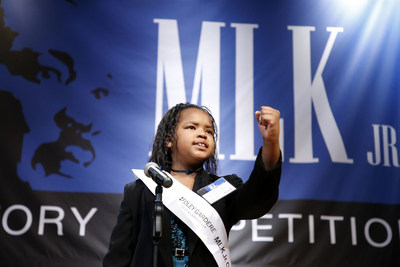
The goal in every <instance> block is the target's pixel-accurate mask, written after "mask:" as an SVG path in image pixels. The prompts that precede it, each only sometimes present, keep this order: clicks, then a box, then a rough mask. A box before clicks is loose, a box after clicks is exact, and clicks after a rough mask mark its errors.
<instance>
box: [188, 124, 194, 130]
mask: <svg viewBox="0 0 400 267" xmlns="http://www.w3.org/2000/svg"><path fill="white" fill-rule="evenodd" d="M187 128H188V129H191V130H195V129H196V127H194V126H193V125H191V126H188V127H187Z"/></svg>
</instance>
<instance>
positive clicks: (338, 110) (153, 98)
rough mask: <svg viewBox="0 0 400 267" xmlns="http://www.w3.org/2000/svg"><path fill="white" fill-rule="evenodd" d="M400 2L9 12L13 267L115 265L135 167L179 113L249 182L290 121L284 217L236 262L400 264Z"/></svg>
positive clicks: (229, 169)
mask: <svg viewBox="0 0 400 267" xmlns="http://www.w3.org/2000/svg"><path fill="white" fill-rule="evenodd" d="M399 14H400V2H399V1H395V0H393V1H390V0H387V1H385V0H382V1H372V0H371V1H368V0H359V1H345V0H333V1H317V0H296V1H289V0H283V1H247V0H234V1H225V0H221V1H197V0H193V1H183V0H171V1H155V0H152V1H139V0H129V1H128V0H118V1H105V0H98V1H81V0H65V1H63V0H58V1H55V0H52V1H51V0H37V1H30V0H1V2H0V125H1V126H0V127H1V128H0V129H1V130H0V164H1V166H0V265H2V266H35V265H36V266H100V265H101V261H102V258H103V257H104V255H105V253H106V251H107V248H108V242H109V238H110V233H111V230H112V227H113V225H114V224H115V222H116V216H117V213H118V209H119V204H120V201H121V199H122V192H123V188H124V185H125V184H127V183H129V182H131V181H134V177H133V175H132V173H131V171H130V170H131V169H133V168H134V169H141V168H143V167H144V165H145V164H146V163H147V161H148V158H149V153H150V150H151V144H152V139H153V136H154V133H155V130H156V126H157V124H158V122H159V121H160V119H161V117H162V115H163V114H164V113H165V112H166V110H167V109H168V108H170V107H172V106H173V105H175V104H176V103H179V102H192V103H195V104H199V105H205V106H207V107H209V108H210V110H211V111H212V113H213V115H214V117H215V119H216V123H217V125H218V129H219V141H218V152H219V159H220V160H219V174H220V175H224V174H230V173H236V174H238V175H239V176H240V177H242V178H243V180H247V179H248V176H249V174H250V171H251V169H252V166H253V163H254V159H255V156H256V153H257V151H258V149H259V147H260V146H261V144H262V139H261V135H260V133H259V132H258V129H257V124H256V122H255V118H254V112H255V111H256V110H258V109H259V108H260V107H261V106H262V105H268V106H272V107H274V108H276V109H278V110H280V111H281V121H280V125H281V136H280V145H281V151H282V156H283V172H282V179H281V185H280V196H279V201H278V202H277V204H276V205H275V206H274V208H273V209H272V210H271V212H269V213H268V214H266V215H264V216H263V217H261V218H259V219H256V220H252V221H241V222H239V223H238V224H237V225H235V227H234V229H232V231H231V233H230V246H231V248H232V251H231V254H232V263H233V265H234V266H399V265H400V254H399V253H398V252H399V251H400V246H399V243H400V242H399V239H400V233H399V231H400V162H399V150H400V144H399V141H398V140H400V136H399V132H400V75H399V74H400V52H399V51H398V50H399V49H400V16H399Z"/></svg>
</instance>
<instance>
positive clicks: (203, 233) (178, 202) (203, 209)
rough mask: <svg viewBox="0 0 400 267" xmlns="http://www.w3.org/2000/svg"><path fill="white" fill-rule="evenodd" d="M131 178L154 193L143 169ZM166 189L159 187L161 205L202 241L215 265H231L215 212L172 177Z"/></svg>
mask: <svg viewBox="0 0 400 267" xmlns="http://www.w3.org/2000/svg"><path fill="white" fill-rule="evenodd" d="M132 171H133V173H134V175H135V176H136V177H137V178H138V179H140V180H142V182H143V183H144V184H145V185H146V186H147V187H148V188H149V189H150V191H151V192H152V193H153V194H155V189H156V186H157V185H156V183H155V182H154V181H153V180H152V179H150V178H148V177H147V176H146V175H145V174H144V172H143V170H138V169H132ZM169 176H170V177H171V179H172V181H173V184H172V186H171V187H170V188H163V196H162V197H163V204H164V205H165V206H166V207H167V208H168V209H169V210H170V211H172V212H173V213H174V214H175V215H176V216H177V217H178V218H179V219H181V221H182V222H184V223H185V224H186V225H187V226H188V227H189V228H190V229H191V230H192V231H193V232H195V233H196V235H197V236H198V237H199V238H200V239H201V241H203V243H204V244H205V245H206V247H207V248H208V250H209V251H210V252H211V254H212V255H213V256H214V259H215V261H216V262H217V263H218V266H219V267H221V266H231V258H230V252H229V242H228V237H227V235H226V230H225V226H224V223H223V222H222V219H221V217H220V216H219V214H218V212H217V211H216V210H215V209H214V208H213V207H212V206H211V205H210V204H209V203H208V202H207V201H206V200H205V199H204V198H202V197H201V196H199V195H198V194H196V193H195V192H193V191H191V190H189V188H187V187H186V186H184V185H183V184H181V183H180V182H179V181H178V180H176V179H175V178H174V177H173V176H172V175H169Z"/></svg>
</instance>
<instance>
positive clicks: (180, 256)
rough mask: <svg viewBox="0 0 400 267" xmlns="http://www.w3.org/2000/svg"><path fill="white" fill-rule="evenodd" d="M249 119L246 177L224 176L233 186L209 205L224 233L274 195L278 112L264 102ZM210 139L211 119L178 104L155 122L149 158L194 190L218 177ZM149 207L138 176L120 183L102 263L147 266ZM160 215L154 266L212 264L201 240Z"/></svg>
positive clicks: (258, 212) (266, 206) (150, 198)
mask: <svg viewBox="0 0 400 267" xmlns="http://www.w3.org/2000/svg"><path fill="white" fill-rule="evenodd" d="M255 117H256V120H257V122H258V127H259V130H260V132H261V135H262V138H263V145H262V148H261V149H260V151H259V153H258V156H257V158H256V161H255V164H254V168H253V171H252V173H251V175H250V178H249V179H248V181H247V182H246V183H243V182H242V180H241V179H240V178H239V177H237V176H236V175H235V174H232V175H227V176H224V178H225V180H227V181H228V182H229V183H231V184H232V185H233V186H234V187H235V188H236V190H235V191H233V192H232V193H230V194H228V195H226V196H224V197H223V198H221V199H219V200H217V201H216V202H214V203H213V204H212V207H213V208H214V209H215V210H216V212H217V213H218V215H219V216H220V218H221V219H222V222H223V223H222V224H223V226H224V227H225V229H226V232H227V233H228V232H229V230H230V229H231V228H232V226H233V225H235V224H236V223H237V222H238V221H239V220H242V219H256V218H259V217H261V216H262V215H264V214H266V213H267V212H268V211H269V210H270V209H271V207H272V206H273V205H274V203H275V202H276V200H277V198H278V186H279V181H280V175H281V157H280V148H279V117H280V113H279V111H278V110H275V109H273V108H271V107H265V106H264V107H262V108H261V110H260V111H257V112H256V113H255ZM216 139H217V131H216V125H215V121H214V118H213V117H212V115H211V113H210V112H209V110H208V109H207V108H205V107H200V106H197V105H194V104H188V103H186V104H178V105H176V106H174V107H173V108H171V109H170V110H169V111H168V112H167V113H166V114H165V115H164V117H163V118H162V120H161V122H160V124H159V126H158V129H157V133H156V136H155V139H154V143H153V151H152V156H151V158H150V161H152V162H155V163H157V164H158V165H159V166H160V168H161V169H163V170H165V171H167V172H169V173H170V174H171V175H172V176H173V177H174V178H175V179H176V180H177V181H179V182H180V183H181V184H183V185H184V186H185V187H187V188H188V189H190V190H191V191H193V192H197V191H198V190H199V189H201V188H203V187H204V186H207V185H209V184H211V183H213V182H215V181H216V180H217V179H219V178H220V177H218V176H216V171H217V152H216ZM153 209H154V193H153V192H151V191H150V190H149V189H148V188H147V187H146V185H144V183H143V181H141V180H139V179H138V180H136V181H135V182H132V183H129V184H127V185H126V186H125V190H124V198H123V200H122V203H121V207H120V210H119V215H118V220H117V224H116V226H115V227H114V229H113V232H112V234H111V241H110V247H109V251H108V252H107V255H106V256H105V258H104V266H113V267H115V266H140V267H141V266H153V254H152V253H153V241H152V227H153V221H152V214H153ZM162 216H163V217H162V220H163V222H162V229H163V236H162V237H161V239H160V242H159V249H158V257H157V262H158V266H169V267H172V266H190V267H196V266H199V267H204V266H218V265H217V262H216V260H215V258H214V256H213V254H212V253H211V252H210V250H209V248H207V246H206V245H205V244H204V243H203V242H202V239H200V238H199V237H198V236H197V235H196V233H195V232H194V231H192V230H191V228H189V227H188V226H187V225H186V224H185V223H184V222H182V221H181V220H180V219H179V218H178V216H176V215H175V214H174V213H172V212H171V211H169V210H168V209H167V208H165V207H164V210H163V215H162ZM212 227H213V226H212Z"/></svg>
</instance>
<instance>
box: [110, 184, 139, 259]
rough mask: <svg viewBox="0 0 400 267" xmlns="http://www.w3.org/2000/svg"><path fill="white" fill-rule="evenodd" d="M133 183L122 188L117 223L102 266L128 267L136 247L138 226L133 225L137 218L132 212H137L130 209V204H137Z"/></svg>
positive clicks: (132, 208) (133, 208)
mask: <svg viewBox="0 0 400 267" xmlns="http://www.w3.org/2000/svg"><path fill="white" fill-rule="evenodd" d="M134 191H135V183H130V184H127V185H126V186H125V188H124V197H123V199H122V202H121V206H120V209H119V213H118V217H117V223H116V225H115V226H114V228H113V231H112V233H111V238H110V245H109V249H108V252H107V254H106V256H105V257H104V260H103V266H104V267H106V266H113V267H114V266H129V265H130V261H131V259H132V256H133V252H134V251H135V247H136V240H137V233H135V232H134V229H138V228H137V227H139V225H135V224H136V223H135V220H133V218H137V216H136V215H135V214H133V213H134V211H135V210H136V211H137V210H138V208H136V209H135V207H134V206H133V207H132V204H135V203H136V204H138V201H137V200H135V199H134V198H135V195H137V194H135V193H134Z"/></svg>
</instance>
